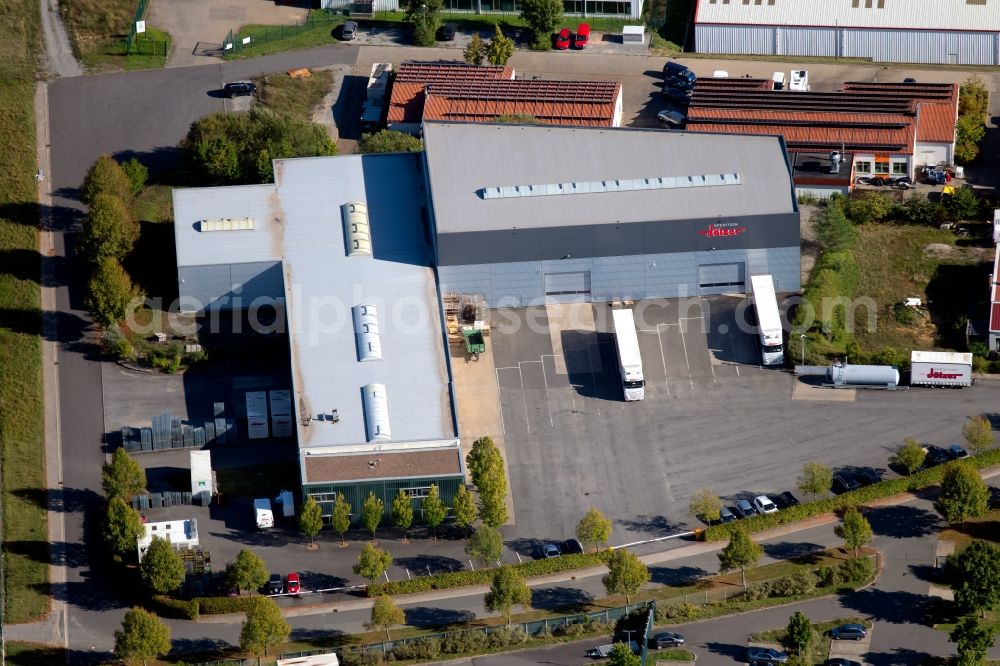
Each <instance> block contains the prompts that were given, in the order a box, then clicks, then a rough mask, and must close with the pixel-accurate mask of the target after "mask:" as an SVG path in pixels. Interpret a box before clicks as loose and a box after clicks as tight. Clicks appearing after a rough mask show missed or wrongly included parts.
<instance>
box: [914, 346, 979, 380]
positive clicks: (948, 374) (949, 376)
mask: <svg viewBox="0 0 1000 666" xmlns="http://www.w3.org/2000/svg"><path fill="white" fill-rule="evenodd" d="M971 385H972V354H969V353H963V352H936V351H913V352H910V386H951V387H960V386H971Z"/></svg>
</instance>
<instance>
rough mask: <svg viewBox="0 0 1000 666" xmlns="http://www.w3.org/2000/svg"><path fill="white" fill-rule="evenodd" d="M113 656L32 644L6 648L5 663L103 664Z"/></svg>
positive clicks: (12, 665)
mask: <svg viewBox="0 0 1000 666" xmlns="http://www.w3.org/2000/svg"><path fill="white" fill-rule="evenodd" d="M112 658H113V656H112V655H111V654H110V653H107V652H88V651H85V650H66V649H64V648H61V647H56V646H53V645H38V644H32V645H30V646H24V647H19V648H15V649H12V648H10V647H8V648H7V653H6V662H5V663H6V664H8V665H9V666H49V665H50V664H83V665H85V666H86V665H89V664H105V663H107V662H108V661H109V660H110V659H112Z"/></svg>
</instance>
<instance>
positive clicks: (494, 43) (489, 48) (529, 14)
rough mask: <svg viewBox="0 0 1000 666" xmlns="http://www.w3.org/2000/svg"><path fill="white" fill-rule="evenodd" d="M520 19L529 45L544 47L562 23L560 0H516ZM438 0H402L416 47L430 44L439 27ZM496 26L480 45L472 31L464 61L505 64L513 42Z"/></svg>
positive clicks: (433, 40) (549, 43) (439, 8)
mask: <svg viewBox="0 0 1000 666" xmlns="http://www.w3.org/2000/svg"><path fill="white" fill-rule="evenodd" d="M517 5H518V7H519V8H520V9H521V18H522V19H523V20H524V22H525V23H527V24H528V27H529V28H530V29H531V33H532V37H533V40H532V47H533V48H534V49H536V50H542V51H544V50H547V49H549V48H550V47H551V45H552V42H551V38H552V33H553V32H554V31H555V29H556V27H557V26H558V25H559V24H560V23H561V22H562V18H563V3H562V0H519V1H518V3H517ZM442 9H444V3H443V2H442V0H406V1H405V2H404V3H403V10H404V12H405V13H406V20H407V21H408V22H410V23H411V24H412V25H413V43H414V44H416V45H417V46H434V45H435V43H436V40H437V32H438V28H440V27H441V10H442ZM495 27H496V33H495V35H494V37H493V39H491V40H490V42H489V43H488V44H483V42H482V40H481V39H480V37H479V33H473V36H472V38H473V40H474V42H473V43H474V44H475V46H474V47H473V46H470V47H469V48H467V49H466V51H465V60H466V62H470V63H473V64H476V65H481V64H482V62H483V60H488V61H489V62H490V63H491V64H493V65H505V64H506V63H507V60H508V59H510V56H511V55H512V54H513V52H514V42H513V41H512V40H511V39H509V38H508V37H506V36H505V35H504V34H503V33H502V32H501V30H500V26H495Z"/></svg>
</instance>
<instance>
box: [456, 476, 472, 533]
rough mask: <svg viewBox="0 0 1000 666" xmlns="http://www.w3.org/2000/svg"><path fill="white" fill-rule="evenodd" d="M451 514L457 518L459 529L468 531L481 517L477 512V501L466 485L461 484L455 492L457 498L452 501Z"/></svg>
mask: <svg viewBox="0 0 1000 666" xmlns="http://www.w3.org/2000/svg"><path fill="white" fill-rule="evenodd" d="M451 513H452V515H453V516H455V525H456V526H457V527H458V528H459V529H463V530H467V529H469V528H470V527H472V523H474V522H476V518H477V516H478V515H479V514H478V512H477V511H476V500H474V499H473V498H472V493H470V492H469V491H468V490H467V489H466V487H465V484H464V483H463V484H460V485H459V486H458V490H457V491H456V492H455V497H454V499H452V501H451Z"/></svg>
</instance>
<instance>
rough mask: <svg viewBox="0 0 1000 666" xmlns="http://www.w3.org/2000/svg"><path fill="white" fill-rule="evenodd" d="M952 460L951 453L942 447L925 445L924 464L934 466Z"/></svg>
mask: <svg viewBox="0 0 1000 666" xmlns="http://www.w3.org/2000/svg"><path fill="white" fill-rule="evenodd" d="M951 460H954V458H952V456H951V454H950V453H949V452H948V451H946V450H944V449H942V448H941V447H940V446H933V445H931V446H928V447H927V459H926V460H925V461H924V465H925V466H927V467H934V466H935V465H943V464H945V463H946V462H949V461H951Z"/></svg>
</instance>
